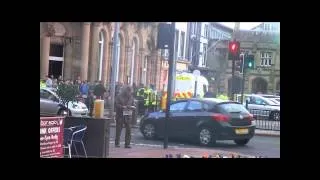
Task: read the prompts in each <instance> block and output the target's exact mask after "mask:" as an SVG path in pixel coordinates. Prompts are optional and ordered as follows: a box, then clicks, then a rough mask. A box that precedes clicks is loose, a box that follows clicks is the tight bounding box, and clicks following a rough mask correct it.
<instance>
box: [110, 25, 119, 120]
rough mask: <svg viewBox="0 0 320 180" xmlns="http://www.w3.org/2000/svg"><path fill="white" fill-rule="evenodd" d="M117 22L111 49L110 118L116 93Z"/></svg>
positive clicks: (112, 116)
mask: <svg viewBox="0 0 320 180" xmlns="http://www.w3.org/2000/svg"><path fill="white" fill-rule="evenodd" d="M119 25H120V23H119V22H115V27H114V34H113V51H112V57H113V58H112V76H111V113H112V114H111V118H112V119H114V103H115V95H116V92H115V91H116V78H117V74H118V64H119V62H117V61H118V53H119V52H118V45H119V42H118V41H119Z"/></svg>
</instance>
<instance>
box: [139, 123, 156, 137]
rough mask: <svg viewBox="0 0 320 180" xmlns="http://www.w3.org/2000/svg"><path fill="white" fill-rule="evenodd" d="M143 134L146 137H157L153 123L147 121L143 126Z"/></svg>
mask: <svg viewBox="0 0 320 180" xmlns="http://www.w3.org/2000/svg"><path fill="white" fill-rule="evenodd" d="M142 134H143V136H144V138H146V139H155V138H156V127H155V126H154V124H152V123H146V124H144V125H143V127H142Z"/></svg>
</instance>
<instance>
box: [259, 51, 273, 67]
mask: <svg viewBox="0 0 320 180" xmlns="http://www.w3.org/2000/svg"><path fill="white" fill-rule="evenodd" d="M260 58H261V62H260V65H261V66H271V65H272V53H271V52H261V56H260Z"/></svg>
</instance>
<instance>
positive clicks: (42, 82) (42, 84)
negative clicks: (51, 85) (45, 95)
mask: <svg viewBox="0 0 320 180" xmlns="http://www.w3.org/2000/svg"><path fill="white" fill-rule="evenodd" d="M45 87H47V85H46V82H45V81H44V80H40V88H45Z"/></svg>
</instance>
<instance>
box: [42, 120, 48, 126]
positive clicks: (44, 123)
mask: <svg viewBox="0 0 320 180" xmlns="http://www.w3.org/2000/svg"><path fill="white" fill-rule="evenodd" d="M47 124H48V121H40V126H47Z"/></svg>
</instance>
